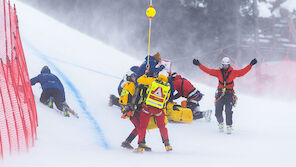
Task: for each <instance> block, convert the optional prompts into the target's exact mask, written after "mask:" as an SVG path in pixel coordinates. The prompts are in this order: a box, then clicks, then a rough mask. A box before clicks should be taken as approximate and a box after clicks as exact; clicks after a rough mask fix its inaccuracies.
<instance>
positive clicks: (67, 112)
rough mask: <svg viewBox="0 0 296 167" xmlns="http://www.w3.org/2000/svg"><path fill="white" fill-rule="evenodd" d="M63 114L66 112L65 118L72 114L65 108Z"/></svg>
mask: <svg viewBox="0 0 296 167" xmlns="http://www.w3.org/2000/svg"><path fill="white" fill-rule="evenodd" d="M63 112H64V116H65V117H70V112H69V110H68V108H66V107H64V108H63Z"/></svg>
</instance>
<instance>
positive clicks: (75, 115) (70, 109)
mask: <svg viewBox="0 0 296 167" xmlns="http://www.w3.org/2000/svg"><path fill="white" fill-rule="evenodd" d="M68 110H69V112H70V113H71V114H72V115H73V116H74V117H76V118H77V119H79V116H78V114H77V112H75V111H74V110H73V109H72V108H70V107H69V108H68Z"/></svg>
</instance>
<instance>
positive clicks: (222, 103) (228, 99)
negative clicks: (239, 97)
mask: <svg viewBox="0 0 296 167" xmlns="http://www.w3.org/2000/svg"><path fill="white" fill-rule="evenodd" d="M221 95H222V92H218V93H217V95H216V99H218V101H217V102H216V105H215V108H216V109H215V116H216V118H217V121H218V123H222V122H223V121H224V119H223V109H224V108H225V115H226V125H232V114H233V111H232V106H233V93H232V92H225V95H224V96H222V97H221ZM219 97H221V98H220V99H219Z"/></svg>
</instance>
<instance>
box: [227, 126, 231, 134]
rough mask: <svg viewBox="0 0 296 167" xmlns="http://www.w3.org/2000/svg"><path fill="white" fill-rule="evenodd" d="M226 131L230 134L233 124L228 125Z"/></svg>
mask: <svg viewBox="0 0 296 167" xmlns="http://www.w3.org/2000/svg"><path fill="white" fill-rule="evenodd" d="M226 133H227V134H228V135H230V134H231V133H232V126H231V125H227V130H226Z"/></svg>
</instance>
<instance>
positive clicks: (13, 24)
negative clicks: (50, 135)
mask: <svg viewBox="0 0 296 167" xmlns="http://www.w3.org/2000/svg"><path fill="white" fill-rule="evenodd" d="M18 28H19V27H18V20H17V15H16V10H15V7H12V6H11V5H10V4H9V3H7V2H6V1H5V0H1V1H0V156H1V157H2V158H3V157H4V156H6V155H9V154H11V153H13V152H20V151H25V150H28V149H29V148H30V147H32V146H33V145H34V141H35V139H36V138H37V136H36V127H37V126H38V122H37V112H36V105H35V101H34V96H33V92H32V88H31V84H30V79H29V74H28V69H27V65H26V60H25V57H24V52H23V48H22V43H21V39H20V34H19V29H18Z"/></svg>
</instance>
